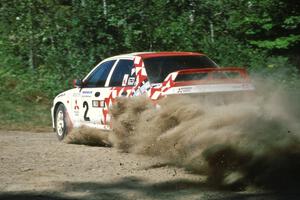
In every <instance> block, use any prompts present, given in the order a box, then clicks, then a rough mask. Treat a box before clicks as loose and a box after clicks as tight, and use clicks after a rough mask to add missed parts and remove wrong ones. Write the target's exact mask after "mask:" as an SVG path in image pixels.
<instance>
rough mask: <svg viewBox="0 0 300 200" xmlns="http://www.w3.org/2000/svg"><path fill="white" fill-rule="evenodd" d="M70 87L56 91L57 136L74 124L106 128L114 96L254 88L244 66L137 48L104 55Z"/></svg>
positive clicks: (54, 117) (152, 96)
mask: <svg viewBox="0 0 300 200" xmlns="http://www.w3.org/2000/svg"><path fill="white" fill-rule="evenodd" d="M74 87H75V88H73V89H70V90H68V91H65V92H63V93H61V94H59V95H57V96H56V97H55V99H54V102H53V107H52V109H51V114H52V123H53V128H54V130H55V131H56V133H57V136H58V139H59V140H62V139H63V138H64V137H65V136H66V135H67V134H68V132H69V131H70V130H71V128H73V127H80V126H83V125H85V126H89V127H93V128H99V129H111V127H112V124H111V117H110V115H109V107H110V106H111V105H112V104H113V103H114V101H115V99H116V98H117V97H121V96H123V97H131V96H138V95H143V94H145V95H147V96H148V97H149V98H150V99H151V100H153V101H156V100H158V99H159V98H161V97H165V96H168V95H173V94H211V93H213V94H215V93H229V94H231V93H237V92H241V91H246V92H247V91H252V90H254V87H253V85H252V84H251V82H250V79H249V77H248V74H247V72H246V70H245V69H242V68H236V67H230V68H220V67H218V66H217V65H216V63H215V62H213V61H212V60H210V59H209V58H208V57H207V56H205V55H204V54H201V53H192V52H141V53H131V54H125V55H119V56H114V57H111V58H107V59H105V60H103V61H102V62H100V63H99V64H98V65H96V67H94V68H93V69H92V70H91V72H90V73H89V74H88V75H87V76H86V77H85V78H84V79H82V80H74Z"/></svg>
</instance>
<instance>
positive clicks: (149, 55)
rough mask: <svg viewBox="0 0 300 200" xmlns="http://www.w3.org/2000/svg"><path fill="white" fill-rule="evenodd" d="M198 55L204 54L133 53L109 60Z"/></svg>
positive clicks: (178, 52) (176, 52)
mask: <svg viewBox="0 0 300 200" xmlns="http://www.w3.org/2000/svg"><path fill="white" fill-rule="evenodd" d="M200 55H204V54H202V53H196V52H183V51H163V52H134V53H128V54H121V55H117V56H113V57H110V58H109V59H118V58H123V57H134V56H140V57H142V58H153V57H162V56H200Z"/></svg>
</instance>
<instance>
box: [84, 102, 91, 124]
mask: <svg viewBox="0 0 300 200" xmlns="http://www.w3.org/2000/svg"><path fill="white" fill-rule="evenodd" d="M85 107H86V109H85V111H84V116H83V119H84V121H90V118H89V117H88V116H87V113H88V111H89V104H88V103H87V102H86V101H85V102H83V108H85Z"/></svg>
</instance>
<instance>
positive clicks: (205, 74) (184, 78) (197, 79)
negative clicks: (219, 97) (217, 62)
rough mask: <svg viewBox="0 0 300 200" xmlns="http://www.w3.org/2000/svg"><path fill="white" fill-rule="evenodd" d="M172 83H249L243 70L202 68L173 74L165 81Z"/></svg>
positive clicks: (177, 84)
mask: <svg viewBox="0 0 300 200" xmlns="http://www.w3.org/2000/svg"><path fill="white" fill-rule="evenodd" d="M170 79H172V80H173V81H172V82H173V84H172V85H173V86H183V85H195V84H212V83H214V84H217V83H250V78H249V75H248V73H247V71H246V69H244V68H239V67H226V68H202V69H185V70H179V71H176V72H173V73H171V74H169V76H167V78H166V79H165V80H170Z"/></svg>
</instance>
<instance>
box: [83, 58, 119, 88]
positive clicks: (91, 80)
mask: <svg viewBox="0 0 300 200" xmlns="http://www.w3.org/2000/svg"><path fill="white" fill-rule="evenodd" d="M115 62H116V61H115V60H110V61H107V62H104V63H102V64H101V65H99V67H97V69H95V71H93V73H92V74H91V75H90V76H89V77H88V78H87V80H86V81H85V87H104V85H105V82H106V79H107V76H108V74H109V72H110V70H111V68H112V66H113V65H114V63H115Z"/></svg>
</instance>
